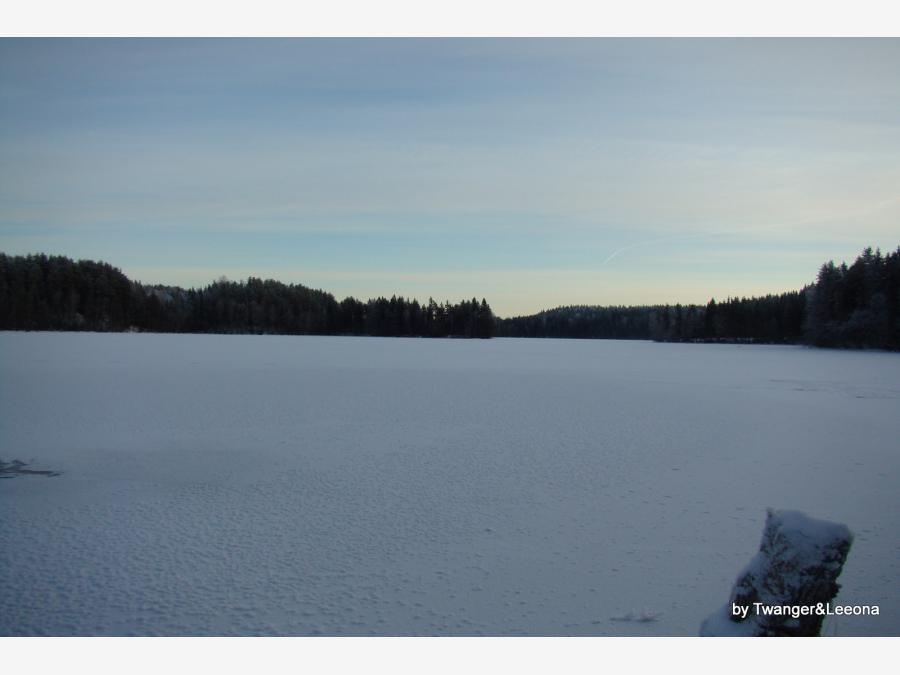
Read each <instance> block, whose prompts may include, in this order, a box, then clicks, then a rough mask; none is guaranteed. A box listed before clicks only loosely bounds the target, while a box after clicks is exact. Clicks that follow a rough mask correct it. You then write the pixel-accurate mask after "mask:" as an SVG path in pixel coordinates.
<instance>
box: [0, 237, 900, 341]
mask: <svg viewBox="0 0 900 675" xmlns="http://www.w3.org/2000/svg"><path fill="white" fill-rule="evenodd" d="M0 330H91V331H123V330H138V331H152V332H184V333H277V334H291V335H307V334H308V335H376V336H422V337H448V336H454V337H479V338H488V337H491V336H493V335H498V336H502V337H555V338H599V339H603V338H607V339H638V340H657V341H679V342H760V343H791V344H797V343H805V344H811V345H816V346H821V347H854V348H861V347H872V348H881V349H893V350H900V247H898V249H897V250H896V251H894V252H892V253H888V254H887V255H882V253H881V251H879V250H876V251H873V250H872V249H871V248H867V249H865V250H864V251H863V252H862V254H861V255H860V256H858V257H857V259H856V260H855V261H854V262H853V263H852V264H851V265H849V266H848V265H847V264H846V263H842V264H841V265H835V264H834V263H833V262H828V263H826V264H824V265H822V267H821V268H820V269H819V273H818V276H817V278H816V280H815V282H814V283H812V284H810V285H809V286H806V287H805V288H803V289H801V290H799V291H790V292H787V293H781V294H778V295H766V296H764V297H755V298H727V299H726V300H724V301H721V302H716V300H715V299H712V300H710V301H709V303H707V304H706V305H691V304H688V305H681V304H676V305H647V306H637V307H625V306H618V307H599V306H570V307H558V308H556V309H551V310H547V311H543V312H539V313H537V314H533V315H530V316H520V317H514V318H509V319H498V318H496V317H495V316H494V314H493V312H492V311H491V308H490V306H489V305H488V303H487V301H486V300H484V299H482V300H481V302H478V301H477V300H476V299H475V298H473V299H472V300H463V301H462V302H459V303H456V304H452V305H451V304H450V303H449V302H444V303H438V302H435V301H434V300H433V299H431V298H429V300H428V302H427V303H419V302H418V300H409V299H405V298H403V297H397V296H393V297H391V298H390V299H387V298H384V297H380V298H377V299H373V300H368V301H366V302H363V301H360V300H357V299H356V298H352V297H348V298H345V299H344V300H342V301H340V302H338V301H337V300H335V298H334V296H333V295H331V294H330V293H326V292H325V291H322V290H314V289H310V288H307V287H306V286H302V285H299V284H283V283H281V282H278V281H273V280H271V279H268V280H265V281H264V280H262V279H257V278H254V277H250V278H249V279H247V281H246V282H234V281H229V280H227V279H225V278H222V279H220V280H218V281H216V282H214V283H212V284H210V285H208V286H206V287H205V288H201V289H193V288H191V289H189V290H185V289H183V288H179V287H177V286H162V285H156V286H149V285H144V284H140V283H138V282H135V281H131V280H129V279H128V277H126V276H125V275H124V274H123V273H122V272H121V271H120V270H118V269H116V268H115V267H112V266H111V265H108V264H106V263H103V262H93V261H90V260H80V261H78V262H75V261H72V260H70V259H69V258H65V257H61V256H50V257H48V256H46V255H29V256H7V255H5V254H2V253H0Z"/></svg>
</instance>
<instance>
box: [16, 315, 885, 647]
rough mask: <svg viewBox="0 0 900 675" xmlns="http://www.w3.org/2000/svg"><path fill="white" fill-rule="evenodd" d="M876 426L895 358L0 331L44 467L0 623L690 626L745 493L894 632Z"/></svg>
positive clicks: (499, 631) (744, 520)
mask: <svg viewBox="0 0 900 675" xmlns="http://www.w3.org/2000/svg"><path fill="white" fill-rule="evenodd" d="M898 439H900V355H898V354H888V353H877V352H847V351H829V350H813V349H806V348H802V347H774V346H740V345H683V344H654V343H650V342H618V341H568V340H510V339H506V340H503V339H495V340H489V341H476V340H428V339H392V338H387V339H378V338H350V337H348V338H342V337H276V336H216V335H202V336H201V335H134V334H78V333H68V334H62V333H0V458H2V459H5V460H7V461H8V460H11V459H21V460H25V461H28V462H30V467H31V468H34V469H52V470H57V471H61V472H63V473H62V475H60V476H57V477H44V476H18V477H15V478H11V479H5V480H0V514H2V517H0V634H2V635H22V634H25V635H43V634H49V635H168V634H184V635H205V634H225V635H233V634H238V635H260V634H263V635H282V634H288V635H313V634H324V635H371V634H374V635H435V634H436V635H482V634H484V635H695V634H696V633H697V630H698V629H699V626H700V622H701V621H702V619H703V618H704V617H705V616H706V615H708V614H709V613H711V612H712V611H714V610H715V609H717V608H718V607H719V606H721V605H722V604H724V603H725V602H726V601H727V599H728V593H729V590H730V588H731V584H732V582H733V581H734V578H735V576H736V575H737V573H738V572H739V571H740V569H741V568H742V567H743V566H744V565H745V564H746V563H747V562H749V560H750V558H751V557H752V556H753V554H754V553H755V552H756V550H757V547H758V544H759V538H760V535H761V533H762V526H763V522H764V519H765V509H766V507H769V506H771V507H774V508H788V509H800V510H803V511H806V512H807V513H808V514H810V515H812V516H815V517H819V518H827V519H833V520H837V521H840V522H843V523H846V524H847V525H848V526H849V527H850V528H851V529H852V530H853V531H854V532H855V534H856V541H855V542H854V545H853V548H852V549H851V551H850V555H849V558H848V562H847V565H846V566H845V568H844V573H843V575H842V577H841V579H840V582H841V583H842V585H843V588H842V591H841V593H840V594H839V596H838V600H839V601H840V603H841V604H864V605H872V604H877V605H879V606H880V609H881V614H880V616H865V617H840V618H838V619H837V620H836V621H835V620H831V619H830V620H828V621H827V622H826V627H825V632H826V634H839V635H900V583H898V582H900V489H898V488H900V484H898V477H900V472H898V469H900V443H898ZM643 614H646V617H645V618H653V620H652V621H645V622H641V621H636V620H634V619H637V618H640V617H641V615H643Z"/></svg>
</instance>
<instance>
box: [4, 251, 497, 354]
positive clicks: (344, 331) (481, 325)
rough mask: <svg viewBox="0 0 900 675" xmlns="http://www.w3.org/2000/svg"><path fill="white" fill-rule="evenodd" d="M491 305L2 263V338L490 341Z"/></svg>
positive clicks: (101, 267) (8, 259)
mask: <svg viewBox="0 0 900 675" xmlns="http://www.w3.org/2000/svg"><path fill="white" fill-rule="evenodd" d="M495 325H496V322H495V319H494V315H493V312H492V311H491V308H490V306H489V305H488V303H487V301H486V300H484V299H482V300H481V302H478V301H477V300H476V299H475V298H472V300H463V301H461V302H458V303H456V304H450V303H449V302H444V303H438V302H435V301H434V300H433V299H431V298H429V300H428V303H419V301H418V300H408V299H405V298H403V297H397V296H393V297H391V298H390V299H387V298H383V297H380V298H376V299H373V300H369V301H367V302H362V301H360V300H357V299H356V298H352V297H348V298H345V299H344V300H343V301H341V302H338V301H337V300H335V298H334V296H333V295H332V294H330V293H326V292H325V291H321V290H314V289H310V288H307V287H306V286H302V285H300V284H283V283H281V282H279V281H273V280H271V279H267V280H265V281H264V280H262V279H257V278H254V277H250V278H249V279H247V281H246V282H234V281H229V280H227V279H225V278H222V279H220V280H218V281H216V282H214V283H212V284H210V285H208V286H206V287H205V288H201V289H193V288H191V289H189V290H185V289H183V288H179V287H177V286H162V285H156V286H149V285H144V284H140V283H138V282H135V281H131V280H130V279H128V277H126V276H125V275H124V274H123V273H122V272H121V271H120V270H118V269H116V268H115V267H112V266H111V265H109V264H107V263H103V262H94V261H90V260H79V261H77V262H75V261H73V260H70V259H69V258H66V257H62V256H46V255H42V254H40V255H28V256H7V255H5V254H2V253H0V329H2V330H63V331H66V330H86V331H127V330H133V331H150V332H161V333H272V334H288V335H378V336H421V337H477V338H489V337H492V336H493V334H494V328H495Z"/></svg>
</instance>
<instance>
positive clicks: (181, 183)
mask: <svg viewBox="0 0 900 675" xmlns="http://www.w3.org/2000/svg"><path fill="white" fill-rule="evenodd" d="M898 186H900V40H898V39H892V40H860V39H857V40H851V39H840V40H818V39H817V40H730V39H716V40H683V39H666V40H632V39H598V40H583V39H581V40H575V39H569V40H551V39H540V40H511V39H502V40H448V39H439V40H400V39H391V40H376V39H369V40H313V39H304V40H272V39H267V40H134V39H123V40H13V39H3V40H0V250H3V251H4V252H6V253H11V254H20V253H29V252H38V251H40V252H46V253H53V254H62V255H68V256H70V257H74V258H91V259H102V260H106V261H107V262H110V263H112V264H114V265H116V266H118V267H120V268H122V269H123V271H125V272H126V273H127V274H128V275H129V276H132V277H133V278H137V279H140V280H142V281H144V282H148V283H169V284H180V285H184V286H191V285H204V284H206V283H208V282H209V281H211V280H213V279H214V278H217V277H218V276H220V275H222V274H225V275H227V276H229V277H231V278H234V279H240V278H245V277H246V276H248V275H251V274H252V275H254V276H261V277H273V278H277V279H280V280H282V281H286V282H299V283H303V284H306V285H309V286H313V287H321V288H324V289H326V290H329V291H331V292H333V293H334V294H335V295H336V296H338V298H342V297H343V296H345V295H348V294H352V295H355V296H357V297H360V298H368V297H373V296H376V295H381V294H386V295H390V294H392V293H398V294H403V295H407V296H412V297H418V298H420V299H426V298H427V297H428V296H429V295H432V296H434V297H435V298H441V299H444V298H446V299H450V300H458V299H460V298H464V297H472V296H473V295H474V296H477V297H479V298H480V297H482V296H484V297H486V298H487V299H488V301H489V302H491V304H492V306H493V307H494V309H495V311H496V312H497V313H498V314H500V315H502V316H508V315H512V314H519V313H530V312H533V311H538V310H540V309H543V308H549V307H553V306H557V305H562V304H582V303H586V304H632V303H651V302H654V303H655V302H678V301H680V302H706V301H707V300H708V299H709V298H710V297H711V296H713V295H715V296H716V297H719V298H722V297H725V296H726V295H749V294H759V293H765V292H777V291H782V290H788V289H795V288H799V287H800V286H802V285H803V284H804V283H807V282H809V281H811V280H812V279H813V278H814V276H815V273H816V269H817V268H818V266H819V265H820V264H821V263H822V262H824V261H825V260H826V259H830V258H835V259H838V260H839V259H844V258H846V259H851V258H853V257H854V256H855V255H856V254H858V253H859V251H860V250H861V249H862V248H863V247H865V246H868V245H871V246H880V247H882V248H884V249H893V248H895V247H896V246H897V245H898V244H900V236H898V235H900V189H898Z"/></svg>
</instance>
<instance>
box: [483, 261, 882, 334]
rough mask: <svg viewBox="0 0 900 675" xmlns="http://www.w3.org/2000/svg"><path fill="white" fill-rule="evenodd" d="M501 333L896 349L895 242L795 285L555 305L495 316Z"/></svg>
mask: <svg viewBox="0 0 900 675" xmlns="http://www.w3.org/2000/svg"><path fill="white" fill-rule="evenodd" d="M497 335H498V336H501V337H558V338H610V339H639V340H658V341H675V342H760V343H789V344H811V345H816V346H819V347H851V348H866V347H868V348H878V349H892V350H898V349H900V247H898V249H897V250H896V251H894V252H892V253H889V254H887V255H882V253H881V252H880V251H878V250H876V251H874V252H873V251H872V249H871V248H867V249H865V250H864V251H863V252H862V254H861V255H860V256H859V257H857V259H856V260H855V261H854V262H853V264H851V265H850V266H849V267H848V266H847V265H846V264H845V263H842V264H841V265H839V266H838V265H835V264H834V263H833V262H828V263H825V264H824V265H822V267H821V268H820V270H819V274H818V276H817V278H816V281H815V282H814V283H813V284H811V285H808V286H806V287H805V288H803V289H801V290H799V291H790V292H787V293H781V294H778V295H766V296H764V297H756V298H728V299H726V300H725V301H723V302H716V300H715V299H712V300H710V301H709V303H708V304H706V305H680V304H677V305H649V306H638V307H597V306H571V307H558V308H556V309H551V310H547V311H543V312H539V313H538V314H533V315H531V316H521V317H515V318H511V319H500V320H499V321H498V322H497Z"/></svg>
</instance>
